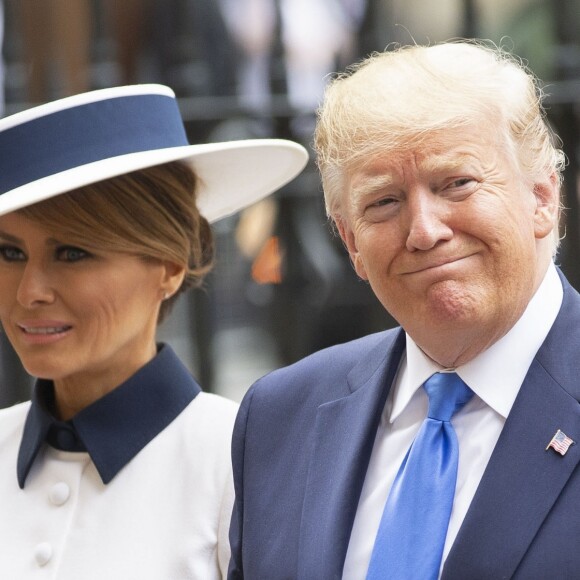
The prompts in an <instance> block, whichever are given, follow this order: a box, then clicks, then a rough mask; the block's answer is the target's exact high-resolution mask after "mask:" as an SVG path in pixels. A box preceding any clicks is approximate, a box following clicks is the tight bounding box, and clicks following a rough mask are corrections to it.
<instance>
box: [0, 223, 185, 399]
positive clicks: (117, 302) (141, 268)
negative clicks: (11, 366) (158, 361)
mask: <svg viewBox="0 0 580 580" xmlns="http://www.w3.org/2000/svg"><path fill="white" fill-rule="evenodd" d="M181 278H182V276H181V275H180V274H179V268H178V267H177V266H174V265H171V264H166V263H162V262H160V261H154V260H151V261H145V260H143V259H141V258H138V257H135V256H131V255H127V254H123V253H117V252H111V251H102V250H99V248H98V247H78V245H75V244H71V243H69V242H68V241H67V236H66V234H63V235H59V234H56V235H55V234H54V233H51V232H49V231H47V230H45V229H44V228H43V227H41V226H40V225H38V224H37V223H36V222H34V221H32V220H30V219H28V218H26V217H24V216H22V215H19V214H18V213H17V212H15V213H11V214H8V215H5V216H0V281H1V283H0V321H1V322H2V325H3V327H4V330H5V332H6V334H7V336H8V338H9V339H10V342H11V343H12V345H13V346H14V348H15V350H16V352H17V353H18V356H19V357H20V359H21V361H22V363H23V365H24V367H25V368H26V370H27V371H28V372H29V373H30V374H32V375H34V376H37V377H41V378H46V379H52V380H53V381H54V382H55V386H56V387H57V389H56V390H57V397H58V387H59V385H68V386H69V387H70V386H73V385H74V386H75V387H80V389H77V391H78V392H79V397H82V396H87V395H88V392H87V391H89V390H91V389H92V390H93V391H94V390H95V389H96V390H97V391H100V392H97V393H93V395H92V396H90V398H91V399H96V398H98V396H102V395H103V394H105V393H106V392H108V391H109V390H111V389H113V388H114V387H116V386H117V385H119V384H120V383H122V382H123V381H125V380H126V379H127V378H128V377H130V376H131V375H132V374H134V373H135V372H136V371H137V370H138V369H139V368H140V367H142V366H143V365H144V364H145V363H147V362H148V361H149V360H150V359H151V358H152V357H153V356H154V355H155V329H156V324H157V314H158V311H159V306H160V304H161V301H162V300H163V298H164V296H166V295H167V294H172V293H173V292H175V291H176V290H177V288H178V286H179V283H180V281H181ZM83 391H85V394H84V395H83V394H81V393H82V392H83ZM89 402H90V401H89Z"/></svg>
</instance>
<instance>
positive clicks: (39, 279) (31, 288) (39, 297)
mask: <svg viewBox="0 0 580 580" xmlns="http://www.w3.org/2000/svg"><path fill="white" fill-rule="evenodd" d="M54 296H55V289H54V285H53V283H52V280H51V276H50V275H49V273H48V272H47V271H46V269H45V268H44V267H42V266H41V265H37V264H32V263H30V262H28V263H27V264H26V266H25V267H24V270H23V273H22V277H21V278H20V284H19V285H18V291H17V295H16V299H17V300H18V302H19V303H20V304H21V305H22V306H24V307H25V308H34V307H35V306H37V305H41V304H50V303H52V302H53V301H54Z"/></svg>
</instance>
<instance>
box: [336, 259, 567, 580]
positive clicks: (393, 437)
mask: <svg viewBox="0 0 580 580" xmlns="http://www.w3.org/2000/svg"><path fill="white" fill-rule="evenodd" d="M562 296H563V290H562V284H561V282H560V279H559V277H558V273H557V272H556V268H555V266H554V265H553V264H551V265H550V267H549V268H548V271H547V273H546V275H545V277H544V280H543V281H542V284H541V285H540V287H539V288H538V290H537V292H536V294H535V295H534V296H533V298H532V300H531V301H530V303H529V304H528V306H527V308H526V310H525V311H524V313H523V315H522V316H521V318H520V319H519V320H518V321H517V322H516V324H515V325H514V326H513V327H512V329H511V330H510V331H509V332H508V333H507V334H506V335H505V336H503V337H502V338H501V339H500V340H498V341H497V342H496V343H494V344H493V345H492V346H491V347H490V348H488V349H487V350H486V351H484V352H483V353H481V354H480V355H478V356H477V357H476V358H474V359H473V360H472V361H470V362H468V363H467V364H465V365H462V366H460V367H458V368H457V369H456V372H457V374H458V375H459V376H460V377H461V378H462V379H463V380H464V381H465V382H466V383H467V385H469V387H470V388H471V389H472V390H473V392H474V393H475V395H474V397H473V398H472V399H471V400H470V401H469V403H467V405H465V407H464V408H463V409H461V411H459V412H458V413H457V415H455V416H454V417H453V419H452V421H451V422H452V424H453V427H454V428H455V431H456V433H457V439H458V441H459V466H458V474H457V486H456V490H455V499H454V502H453V508H452V512H451V518H450V521H449V528H448V530H447V538H446V541H445V548H444V551H443V560H442V565H443V562H445V558H446V557H447V555H448V554H449V551H450V549H451V546H452V544H453V542H454V540H455V537H456V536H457V533H458V531H459V528H460V527H461V524H462V522H463V519H464V517H465V514H466V513H467V510H468V508H469V505H470V504H471V500H472V499H473V496H474V495H475V491H476V489H477V486H478V485H479V482H480V480H481V478H482V476H483V472H484V471H485V468H486V466H487V463H488V461H489V458H490V456H491V454H492V452H493V449H494V447H495V444H496V443H497V440H498V439H499V436H500V433H501V431H502V429H503V426H504V424H505V421H506V419H507V416H508V415H509V412H510V410H511V408H512V405H513V403H514V401H515V399H516V396H517V394H518V392H519V389H520V387H521V385H522V382H523V380H524V378H525V376H526V373H527V372H528V369H529V367H530V365H531V363H532V360H533V358H534V356H535V355H536V353H537V351H538V349H539V348H540V346H541V345H542V343H543V341H544V339H545V338H546V335H547V334H548V332H549V330H550V328H551V327H552V325H553V323H554V320H555V319H556V316H557V314H558V311H559V310H560V306H561V304H562ZM406 338H407V346H406V355H405V356H404V357H403V359H402V361H401V365H400V367H399V372H398V374H397V378H396V380H395V383H394V385H393V389H392V390H391V393H390V394H389V397H388V399H387V403H386V405H385V410H384V412H383V415H382V417H381V422H380V425H379V428H378V430H377V435H376V439H375V443H374V447H373V451H372V454H371V458H370V463H369V467H368V470H367V473H366V477H365V481H364V485H363V489H362V493H361V496H360V499H359V504H358V508H357V512H356V516H355V520H354V525H353V529H352V533H351V536H350V543H349V546H348V551H347V554H346V560H345V565H344V570H343V579H344V580H358V579H361V580H362V579H364V578H365V576H366V573H367V568H368V565H369V561H370V557H371V552H372V549H373V545H374V541H375V536H376V534H377V531H378V528H379V523H380V520H381V516H382V513H383V508H384V505H385V502H386V500H387V497H388V494H389V491H390V489H391V485H392V483H393V480H394V479H395V476H396V474H397V472H398V470H399V466H400V465H401V463H402V461H403V458H404V456H405V454H406V452H407V450H408V448H409V447H410V445H411V443H412V442H413V439H414V438H415V435H416V434H417V432H418V430H419V428H420V426H421V423H422V422H423V420H424V419H425V417H426V415H427V408H428V398H427V394H426V393H425V391H424V389H421V388H420V387H421V385H422V384H423V383H424V382H425V381H426V380H427V379H428V378H429V377H430V376H431V375H432V374H433V373H435V372H438V371H440V370H442V368H441V367H440V366H439V365H437V364H436V363H435V362H434V361H433V360H431V359H430V358H429V357H427V356H426V355H425V354H424V353H423V351H421V350H420V349H419V347H418V346H417V345H416V344H415V343H414V341H413V340H412V339H411V338H410V337H409V335H407V337H406Z"/></svg>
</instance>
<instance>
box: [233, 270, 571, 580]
mask: <svg viewBox="0 0 580 580" xmlns="http://www.w3.org/2000/svg"><path fill="white" fill-rule="evenodd" d="M563 284H564V301H563V304H562V308H561V311H560V313H559V315H558V317H557V319H556V321H555V323H554V325H553V327H552V329H551V331H550V333H549V335H548V336H547V338H546V340H545V342H544V344H543V345H542V347H541V348H540V350H539V351H538V353H537V355H536V357H535V359H534V361H533V363H532V365H531V366H530V369H529V371H528V374H527V376H526V378H525V380H524V383H523V384H522V387H521V389H520V392H519V394H518V397H517V399H516V401H515V403H514V406H513V408H512V410H511V413H510V415H509V417H508V419H507V421H506V424H505V426H504V429H503V431H502V433H501V436H500V438H499V441H498V443H497V445H496V448H495V450H494V452H493V454H492V456H491V459H490V461H489V464H488V466H487V469H486V471H485V473H484V475H483V478H482V480H481V482H480V485H479V487H478V489H477V491H476V494H475V496H474V498H473V502H472V504H471V506H470V508H469V510H468V512H467V515H466V517H465V520H464V522H463V525H462V527H461V529H460V531H459V534H458V536H457V539H456V540H455V542H454V544H453V546H452V549H451V552H450V553H449V556H448V558H447V561H446V563H445V567H444V570H443V576H442V578H443V580H483V579H485V580H500V579H502V578H514V579H521V580H546V579H550V580H558V579H562V580H564V579H566V580H571V579H577V578H580V471H579V469H578V460H579V458H580V405H579V400H580V296H579V295H578V293H577V292H576V291H575V290H574V289H573V288H572V287H571V286H570V285H569V284H568V283H567V282H566V281H565V280H563ZM404 348H405V336H404V333H403V332H402V331H401V330H400V329H395V330H390V331H387V332H383V333H379V334H375V335H371V336H368V337H365V338H363V339H360V340H356V341H353V342H350V343H347V344H344V345H340V346H336V347H332V348H329V349H326V350H324V351H321V352H319V353H316V354H314V355H312V356H310V357H308V358H306V359H304V360H302V361H300V362H298V363H296V364H294V365H292V366H289V367H286V368H283V369H280V370H278V371H275V372H273V373H271V374H270V375H268V376H266V377H264V378H262V379H260V380H259V381H257V382H256V383H255V385H253V387H252V388H251V389H250V391H249V392H248V394H247V396H246V397H245V399H244V401H243V403H242V406H241V409H240V413H239V415H238V419H237V422H236V426H235V430H234V438H233V464H234V479H235V486H236V504H235V507H234V514H233V518H232V527H231V532H230V539H231V544H232V562H231V566H230V574H229V578H230V579H239V578H245V579H246V580H282V579H292V580H294V579H302V580H307V579H308V580H326V579H336V580H338V579H339V578H341V577H342V568H343V565H344V559H345V556H346V551H347V547H348V542H349V537H350V533H351V529H352V524H353V521H354V516H355V513H356V509H357V503H358V499H359V496H360V492H361V488H362V484H363V481H364V478H365V474H366V470H367V466H368V462H369V458H370V454H371V450H372V447H373V443H374V438H375V434H376V430H377V427H378V423H379V418H380V415H381V412H382V410H383V407H384V404H385V401H386V398H387V395H388V393H389V389H390V387H391V384H392V383H393V379H394V377H395V374H396V371H397V367H398V365H399V361H400V359H401V355H402V354H403V352H404ZM557 429H561V430H562V431H564V432H565V433H566V434H567V435H568V436H569V437H571V438H572V439H574V440H575V441H576V442H577V444H575V445H573V446H572V447H570V449H569V451H568V452H567V453H566V455H564V456H561V455H559V454H557V453H555V452H554V451H553V450H551V449H550V450H549V451H546V450H545V448H546V445H547V444H548V442H549V441H550V439H551V438H552V436H553V435H554V433H555V432H556V430H557Z"/></svg>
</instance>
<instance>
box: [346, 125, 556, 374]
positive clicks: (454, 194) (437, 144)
mask: <svg viewBox="0 0 580 580" xmlns="http://www.w3.org/2000/svg"><path fill="white" fill-rule="evenodd" d="M492 129H493V128H492V127H490V128H489V129H486V128H483V130H482V128H481V127H478V128H473V127H471V128H469V127H464V128H461V129H455V130H452V131H446V132H445V134H442V133H438V134H433V135H431V136H430V137H427V138H426V139H423V140H422V142H421V144H420V145H417V146H413V145H410V146H409V147H408V148H407V149H405V150H404V151H401V152H397V153H394V154H393V153H388V154H385V155H381V154H378V155H377V156H376V157H374V158H373V159H372V160H371V162H370V163H368V164H367V165H365V166H364V167H360V168H358V169H355V170H354V171H353V172H352V173H351V175H350V180H349V185H348V191H347V192H346V193H345V197H344V199H343V204H342V206H343V212H342V218H341V219H339V220H337V226H338V228H339V231H340V233H341V236H342V238H343V240H344V241H345V243H346V246H347V248H348V251H349V253H350V256H351V259H352V261H353V264H354V266H355V269H356V271H357V273H358V274H359V276H360V277H361V278H363V279H365V280H368V281H369V283H370V285H371V287H372V289H373V291H374V292H375V294H376V295H377V297H378V298H379V300H380V301H381V302H382V304H383V306H384V307H385V308H386V309H387V310H388V311H389V312H390V313H391V315H392V316H393V317H394V318H395V319H396V320H397V321H398V322H399V323H400V324H401V325H402V326H403V328H405V330H406V331H407V332H408V333H409V334H410V335H411V337H412V338H413V339H414V340H415V341H416V342H417V343H418V344H419V346H420V347H421V348H422V349H423V350H424V351H425V352H426V353H427V354H428V355H430V356H431V357H432V358H434V359H435V360H437V361H438V362H440V363H441V364H443V365H444V366H457V365H458V364H461V363H464V362H467V360H470V359H471V358H473V357H474V356H475V355H476V354H478V353H479V352H481V351H482V350H485V348H487V347H489V346H490V345H491V344H493V342H495V341H496V340H498V339H499V338H501V337H502V336H503V335H504V334H505V333H506V332H507V331H508V330H509V329H510V328H511V327H512V326H513V324H514V323H515V322H516V321H517V319H518V318H519V317H520V316H521V314H522V313H523V310H524V309H525V307H526V305H527V303H528V302H529V300H530V298H531V297H532V296H533V294H534V292H535V290H536V289H537V287H538V285H539V284H540V282H541V280H542V277H543V274H544V272H545V270H546V267H547V265H548V262H549V260H550V257H551V239H550V237H549V236H550V232H551V230H552V228H553V227H555V223H556V214H557V187H556V185H555V180H554V179H546V181H545V183H536V184H529V185H526V184H525V183H524V180H523V179H522V177H521V176H520V173H519V171H518V169H517V168H516V165H515V162H514V161H513V160H512V159H511V157H510V156H509V155H508V153H507V149H506V148H502V147H501V146H500V145H499V144H498V143H497V137H494V134H493V132H492ZM494 139H495V140H494Z"/></svg>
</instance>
